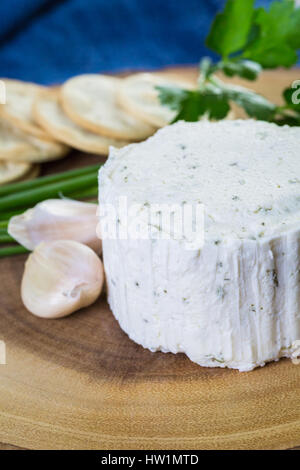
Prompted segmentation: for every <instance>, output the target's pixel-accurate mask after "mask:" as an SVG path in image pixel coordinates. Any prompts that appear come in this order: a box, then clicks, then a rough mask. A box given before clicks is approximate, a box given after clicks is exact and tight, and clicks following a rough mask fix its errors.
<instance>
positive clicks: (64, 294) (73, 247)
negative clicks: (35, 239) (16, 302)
mask: <svg viewBox="0 0 300 470" xmlns="http://www.w3.org/2000/svg"><path fill="white" fill-rule="evenodd" d="M103 280H104V270H103V264H102V262H101V260H100V258H99V257H98V256H97V255H96V253H95V252H94V251H93V250H91V248H89V247H87V246H86V245H83V244H82V243H78V242H76V241H73V240H56V241H51V242H44V243H41V244H40V245H39V246H38V247H37V248H35V250H34V251H33V253H31V254H30V255H29V257H28V260H27V261H26V264H25V270H24V274H23V279H22V285H21V297H22V301H23V303H24V305H25V307H26V308H27V309H28V310H29V311H30V312H31V313H33V314H34V315H36V316H38V317H42V318H60V317H64V316H66V315H69V314H70V313H72V312H75V311H76V310H79V309H81V308H83V307H87V306H88V305H91V304H92V303H93V302H95V301H96V300H97V298H98V297H99V295H100V293H101V290H102V286H103Z"/></svg>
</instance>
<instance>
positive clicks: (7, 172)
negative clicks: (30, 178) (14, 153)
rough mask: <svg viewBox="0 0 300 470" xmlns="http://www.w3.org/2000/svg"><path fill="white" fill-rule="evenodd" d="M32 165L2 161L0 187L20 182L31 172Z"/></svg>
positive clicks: (0, 164)
mask: <svg viewBox="0 0 300 470" xmlns="http://www.w3.org/2000/svg"><path fill="white" fill-rule="evenodd" d="M30 167H31V165H30V163H22V162H18V163H16V162H8V161H2V160H0V185H2V184H5V183H11V182H12V181H16V180H19V179H20V178H22V176H24V175H25V174H26V173H27V172H28V171H29V170H30Z"/></svg>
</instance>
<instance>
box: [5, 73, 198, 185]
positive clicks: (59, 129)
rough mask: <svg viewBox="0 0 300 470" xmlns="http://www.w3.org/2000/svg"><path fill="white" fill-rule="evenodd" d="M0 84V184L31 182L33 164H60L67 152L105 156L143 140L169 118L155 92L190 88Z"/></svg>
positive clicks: (143, 80) (113, 81)
mask: <svg viewBox="0 0 300 470" xmlns="http://www.w3.org/2000/svg"><path fill="white" fill-rule="evenodd" d="M3 82H4V84H5V89H6V103H5V104H3V105H0V184H4V183H8V182H11V181H13V180H20V179H25V178H33V177H35V176H37V175H38V174H39V163H41V162H45V161H49V160H54V159H58V158H62V157H64V156H66V155H67V154H68V152H69V151H70V149H71V148H74V149H77V150H80V151H83V152H87V153H92V154H99V155H107V154H108V151H109V147H110V146H113V147H118V148H120V147H123V146H125V145H128V144H130V143H133V142H137V141H141V140H143V139H146V138H147V137H149V136H150V135H152V134H154V133H155V131H156V130H157V129H158V128H160V127H162V126H165V125H167V124H168V123H169V122H170V121H172V119H173V118H174V113H173V112H172V111H171V110H170V109H168V108H166V107H163V106H162V105H161V104H160V102H159V99H158V91H157V89H156V86H159V85H160V86H166V85H169V86H183V87H185V88H186V87H189V88H190V86H191V84H187V83H183V82H182V81H178V80H177V79H176V78H175V77H172V78H170V77H165V76H164V75H159V74H155V73H153V74H148V73H147V74H146V73H138V74H135V75H131V76H129V77H127V78H116V77H112V76H107V75H98V74H87V75H79V76H76V77H73V78H71V79H69V80H67V81H66V82H65V83H64V84H63V85H62V86H61V87H56V88H46V87H42V86H39V85H36V84H33V83H27V82H21V81H17V80H6V79H5V80H3Z"/></svg>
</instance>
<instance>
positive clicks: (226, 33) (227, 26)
mask: <svg viewBox="0 0 300 470" xmlns="http://www.w3.org/2000/svg"><path fill="white" fill-rule="evenodd" d="M253 6H254V0H228V1H227V3H226V5H225V9H224V12H223V13H219V14H218V15H217V16H216V18H215V19H214V21H213V24H212V26H211V30H210V33H209V35H208V37H207V39H206V45H207V46H208V47H209V48H210V49H212V50H213V51H215V52H218V53H219V54H220V55H221V56H223V57H225V58H226V57H228V56H229V55H230V54H232V53H234V52H238V51H239V50H241V49H242V48H243V47H244V46H245V44H246V42H247V39H248V36H249V33H250V30H251V26H252V16H253V13H254V8H253Z"/></svg>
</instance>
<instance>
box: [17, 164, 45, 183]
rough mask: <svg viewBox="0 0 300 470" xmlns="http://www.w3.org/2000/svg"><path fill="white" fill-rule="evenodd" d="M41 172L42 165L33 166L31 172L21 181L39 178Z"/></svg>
mask: <svg viewBox="0 0 300 470" xmlns="http://www.w3.org/2000/svg"><path fill="white" fill-rule="evenodd" d="M40 172H41V167H40V165H32V166H31V168H30V170H29V171H28V172H27V173H26V174H25V175H24V176H22V178H21V179H20V181H28V180H33V179H34V178H37V177H38V176H39V174H40ZM18 181H19V180H18Z"/></svg>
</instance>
